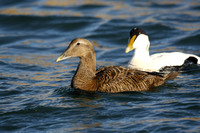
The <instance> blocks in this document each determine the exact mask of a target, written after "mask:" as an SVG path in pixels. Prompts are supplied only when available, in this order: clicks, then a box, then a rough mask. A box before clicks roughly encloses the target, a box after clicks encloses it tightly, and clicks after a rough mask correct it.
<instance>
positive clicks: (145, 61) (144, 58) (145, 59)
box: [130, 43, 151, 67]
mask: <svg viewBox="0 0 200 133" xmlns="http://www.w3.org/2000/svg"><path fill="white" fill-rule="evenodd" d="M149 46H150V43H149V44H147V46H146V47H145V48H144V47H139V48H136V49H135V53H134V55H133V57H132V59H131V61H130V65H131V66H137V67H148V65H149V63H150V62H151V58H150V56H149Z"/></svg>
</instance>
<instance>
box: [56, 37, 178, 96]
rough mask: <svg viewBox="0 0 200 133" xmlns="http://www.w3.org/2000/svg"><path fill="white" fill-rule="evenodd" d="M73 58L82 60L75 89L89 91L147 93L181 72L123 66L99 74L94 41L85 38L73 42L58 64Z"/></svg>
mask: <svg viewBox="0 0 200 133" xmlns="http://www.w3.org/2000/svg"><path fill="white" fill-rule="evenodd" d="M71 57H79V58H80V63H79V65H78V68H77V70H76V72H75V74H74V76H73V78H72V81H71V87H72V88H77V89H81V90H85V91H100V92H109V93H115V92H123V91H147V90H149V89H150V88H152V87H156V86H159V85H162V84H163V83H164V82H165V81H166V80H169V79H173V78H175V77H176V76H177V75H178V73H169V74H163V75H161V74H155V73H148V72H142V71H138V70H133V69H131V68H124V67H119V66H107V67H102V68H100V69H98V70H97V71H96V56H95V51H94V48H93V46H92V44H91V43H90V41H88V40H86V39H82V38H77V39H74V40H72V42H71V43H70V44H69V46H68V48H67V49H66V50H65V51H64V52H63V54H62V55H61V56H60V57H58V58H57V60H56V62H58V61H61V60H65V59H68V58H71Z"/></svg>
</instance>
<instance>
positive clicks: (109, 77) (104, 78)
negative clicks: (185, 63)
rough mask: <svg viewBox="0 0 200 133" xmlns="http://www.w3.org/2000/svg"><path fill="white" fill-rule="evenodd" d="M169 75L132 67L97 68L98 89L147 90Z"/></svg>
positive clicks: (112, 90)
mask: <svg viewBox="0 0 200 133" xmlns="http://www.w3.org/2000/svg"><path fill="white" fill-rule="evenodd" d="M166 79H167V76H161V75H159V74H153V73H147V72H142V71H137V70H134V69H130V68H124V67H118V66H109V67H102V68H100V69H98V70H97V73H96V81H97V91H101V92H111V93H114V92H123V91H147V90H149V89H151V88H152V87H156V86H159V85H161V84H163V83H164V82H165V80H166Z"/></svg>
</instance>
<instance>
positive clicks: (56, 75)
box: [0, 0, 200, 133]
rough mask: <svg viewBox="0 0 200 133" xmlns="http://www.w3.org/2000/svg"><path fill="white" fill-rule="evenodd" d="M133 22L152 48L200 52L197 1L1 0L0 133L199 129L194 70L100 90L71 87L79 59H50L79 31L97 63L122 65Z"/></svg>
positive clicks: (199, 90)
mask: <svg viewBox="0 0 200 133" xmlns="http://www.w3.org/2000/svg"><path fill="white" fill-rule="evenodd" d="M133 27H141V28H143V29H144V30H145V31H146V32H147V34H148V35H149V37H150V41H151V48H150V53H151V54H153V53H157V52H171V51H180V52H185V53H191V54H196V55H198V56H200V1H199V0H190V1H187V0H185V1H181V0H177V1H167V0H154V1H147V0H145V1H132V0H123V1H122V0H110V1H107V0H73V1H71V0H35V1H30V0H21V1H14V0H9V1H4V0H1V5H0V29H1V30H0V68H1V69H0V132H109V131H110V132H148V133H149V132H155V133H158V132H162V133H163V132H192V133H195V132H196V133H198V132H200V126H199V125H200V115H199V114H200V102H199V101H200V97H199V96H200V78H199V77H200V70H199V69H195V70H191V71H188V72H184V73H182V74H181V75H180V76H178V77H177V78H176V79H174V80H171V81H168V82H167V83H165V84H164V85H162V86H160V87H158V88H155V89H154V90H153V91H149V92H128V93H117V94H105V93H87V92H80V91H76V90H74V89H73V88H71V87H70V82H71V78H72V76H73V74H74V72H75V70H76V67H77V64H78V61H79V60H78V59H69V60H67V61H63V62H60V63H56V62H55V60H56V58H57V57H58V56H59V55H60V54H61V53H62V52H63V50H64V49H65V48H66V47H67V45H68V44H69V42H70V41H71V40H72V39H74V38H76V37H83V38H87V39H89V40H90V41H92V42H93V44H94V46H95V51H96V55H97V67H100V66H106V65H121V66H126V65H127V64H128V62H129V60H130V59H131V57H132V55H133V52H130V53H128V54H125V53H124V51H125V48H126V45H127V41H128V37H129V31H130V30H131V29H132V28H133Z"/></svg>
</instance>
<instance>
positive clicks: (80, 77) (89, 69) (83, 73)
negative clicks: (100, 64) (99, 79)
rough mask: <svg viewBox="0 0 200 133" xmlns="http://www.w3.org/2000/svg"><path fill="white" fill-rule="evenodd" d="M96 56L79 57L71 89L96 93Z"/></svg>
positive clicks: (91, 54)
mask: <svg viewBox="0 0 200 133" xmlns="http://www.w3.org/2000/svg"><path fill="white" fill-rule="evenodd" d="M95 76H96V56H95V54H94V53H90V54H88V55H87V57H81V58H80V63H79V66H78V68H77V70H76V73H75V75H74V77H73V79H72V84H71V85H72V87H73V88H78V89H82V90H86V91H96V90H94V89H95V88H96V87H95V86H96V82H95V81H94V80H95Z"/></svg>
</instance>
